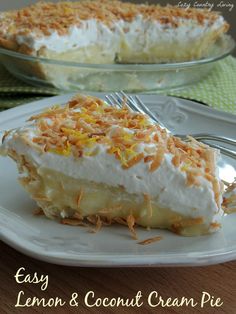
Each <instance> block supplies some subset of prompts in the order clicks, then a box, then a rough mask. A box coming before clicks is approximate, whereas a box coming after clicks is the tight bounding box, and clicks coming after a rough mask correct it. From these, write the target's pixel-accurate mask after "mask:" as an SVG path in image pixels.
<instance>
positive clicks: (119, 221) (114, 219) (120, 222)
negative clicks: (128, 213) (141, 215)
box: [113, 217, 127, 226]
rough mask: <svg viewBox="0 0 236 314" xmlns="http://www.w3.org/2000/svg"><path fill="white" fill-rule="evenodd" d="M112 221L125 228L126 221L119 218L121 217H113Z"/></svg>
mask: <svg viewBox="0 0 236 314" xmlns="http://www.w3.org/2000/svg"><path fill="white" fill-rule="evenodd" d="M113 221H114V222H117V223H118V224H121V225H124V226H127V220H126V219H124V218H121V217H115V218H113Z"/></svg>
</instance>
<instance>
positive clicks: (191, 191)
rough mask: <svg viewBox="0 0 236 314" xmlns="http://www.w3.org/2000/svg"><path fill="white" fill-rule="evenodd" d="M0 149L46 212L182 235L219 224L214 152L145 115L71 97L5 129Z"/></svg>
mask: <svg viewBox="0 0 236 314" xmlns="http://www.w3.org/2000/svg"><path fill="white" fill-rule="evenodd" d="M1 152H2V153H3V154H7V155H9V156H10V157H11V158H13V159H14V160H15V161H16V162H17V165H18V168H19V172H20V177H19V180H20V183H21V184H22V185H23V186H24V187H25V189H26V190H27V191H28V192H29V194H30V195H31V197H32V198H33V199H34V200H35V201H36V202H37V204H38V206H39V207H40V208H41V209H42V210H43V212H44V213H45V215H46V216H48V217H49V218H56V219H60V220H61V222H62V223H65V224H70V225H81V224H85V223H87V222H91V223H93V224H95V225H96V228H97V229H99V228H100V227H101V226H102V225H109V224H111V223H115V222H116V223H122V224H126V225H128V227H129V229H130V230H131V233H132V235H133V237H136V233H135V229H134V227H135V225H140V226H143V227H148V228H165V229H169V230H171V231H173V232H176V233H178V234H182V235H199V234H205V233H209V232H213V231H216V230H218V229H219V227H220V222H221V218H222V215H223V210H222V208H221V203H222V192H223V191H222V183H221V181H220V180H219V178H218V170H217V159H218V158H219V152H218V151H217V150H215V149H212V148H210V147H209V146H207V145H205V144H202V143H199V142H197V141H195V140H194V139H191V141H190V142H189V143H185V142H182V141H181V140H180V139H179V138H176V137H173V136H171V135H170V134H168V133H167V132H166V130H165V129H163V128H161V127H160V126H158V125H154V124H153V123H152V122H151V121H150V120H149V118H148V117H147V116H145V115H143V114H139V113H133V112H130V111H129V109H128V108H127V107H126V105H125V103H124V106H123V108H121V109H118V108H115V107H111V106H108V105H107V104H106V103H105V102H104V101H103V100H101V99H98V98H94V97H89V96H82V95H77V96H76V97H74V98H73V99H71V100H70V101H69V102H68V103H67V104H66V105H65V106H54V107H52V108H50V109H48V110H46V111H44V112H42V113H40V114H38V115H36V116H33V117H31V119H30V121H29V122H28V124H26V126H25V127H23V128H19V129H17V130H14V131H9V132H7V133H6V134H5V136H4V138H3V144H2V146H1Z"/></svg>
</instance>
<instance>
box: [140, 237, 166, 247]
mask: <svg viewBox="0 0 236 314" xmlns="http://www.w3.org/2000/svg"><path fill="white" fill-rule="evenodd" d="M160 240H162V237H161V236H156V237H153V238H148V239H146V240H143V241H140V242H137V243H138V244H141V245H147V244H151V243H154V242H158V241H160Z"/></svg>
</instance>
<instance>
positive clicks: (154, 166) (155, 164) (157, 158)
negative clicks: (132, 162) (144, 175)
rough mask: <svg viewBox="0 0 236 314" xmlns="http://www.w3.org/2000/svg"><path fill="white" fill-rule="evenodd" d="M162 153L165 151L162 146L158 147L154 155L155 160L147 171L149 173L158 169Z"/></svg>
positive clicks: (162, 157) (162, 156)
mask: <svg viewBox="0 0 236 314" xmlns="http://www.w3.org/2000/svg"><path fill="white" fill-rule="evenodd" d="M164 153H165V149H164V147H163V146H160V147H159V148H158V150H157V153H156V155H155V158H154V160H153V162H152V163H151V166H150V168H149V170H150V171H151V172H153V171H155V170H156V169H157V168H159V167H160V165H161V163H162V161H163V159H164Z"/></svg>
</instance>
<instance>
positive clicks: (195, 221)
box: [171, 217, 203, 230]
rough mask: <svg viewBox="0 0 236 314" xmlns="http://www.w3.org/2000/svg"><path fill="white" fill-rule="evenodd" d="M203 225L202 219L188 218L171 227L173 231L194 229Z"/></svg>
mask: <svg viewBox="0 0 236 314" xmlns="http://www.w3.org/2000/svg"><path fill="white" fill-rule="evenodd" d="M202 223H203V218H202V217H197V218H188V219H182V220H180V221H178V222H175V223H173V224H172V225H171V227H172V228H173V229H176V230H178V229H182V228H185V227H192V226H195V225H201V224H202Z"/></svg>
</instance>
